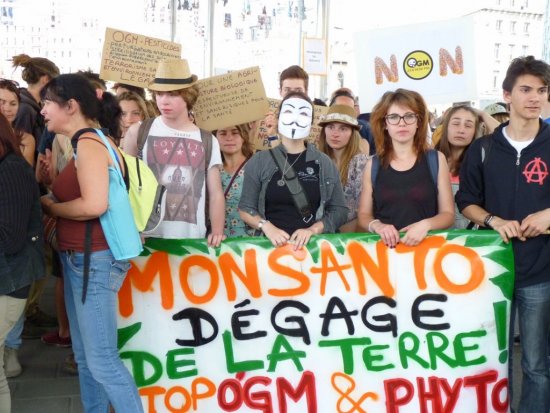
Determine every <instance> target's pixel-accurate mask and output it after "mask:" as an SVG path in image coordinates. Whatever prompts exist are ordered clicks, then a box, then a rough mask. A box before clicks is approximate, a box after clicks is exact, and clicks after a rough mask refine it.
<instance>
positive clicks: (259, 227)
mask: <svg viewBox="0 0 550 413" xmlns="http://www.w3.org/2000/svg"><path fill="white" fill-rule="evenodd" d="M268 222H269V221H268V220H267V219H260V222H258V229H259V230H261V229H262V228H263V226H264V225H265V224H266V223H268Z"/></svg>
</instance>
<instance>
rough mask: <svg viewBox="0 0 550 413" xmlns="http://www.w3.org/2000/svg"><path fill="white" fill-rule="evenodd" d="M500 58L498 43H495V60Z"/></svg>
mask: <svg viewBox="0 0 550 413" xmlns="http://www.w3.org/2000/svg"><path fill="white" fill-rule="evenodd" d="M499 58H500V43H495V59H497V60H498V59H499Z"/></svg>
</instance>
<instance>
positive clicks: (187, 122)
mask: <svg viewBox="0 0 550 413" xmlns="http://www.w3.org/2000/svg"><path fill="white" fill-rule="evenodd" d="M13 63H14V66H22V67H23V79H24V80H25V81H26V82H27V87H26V88H22V87H19V85H17V83H15V82H13V81H11V80H8V79H0V355H1V356H2V357H0V413H9V412H10V405H11V402H10V393H9V388H8V383H7V377H15V376H16V375H18V374H20V373H21V366H20V364H19V362H18V360H17V349H18V348H19V346H20V345H21V338H22V337H24V336H25V331H26V330H28V329H30V328H31V327H33V326H34V327H36V326H37V325H40V326H44V325H47V324H48V322H51V320H50V319H48V317H47V315H43V313H42V312H41V310H40V309H39V307H38V302H39V298H40V294H41V291H42V290H43V288H44V276H45V275H46V274H47V273H51V274H55V275H56V276H57V279H56V313H57V314H56V317H55V319H56V320H55V323H53V325H55V326H57V328H56V330H55V331H48V332H45V333H44V334H43V335H42V341H43V342H44V343H46V344H52V345H58V346H63V347H69V346H72V349H73V351H74V357H73V358H71V359H69V360H67V363H68V367H70V366H72V367H73V370H74V371H75V373H77V374H78V375H79V380H80V389H81V399H82V403H83V406H84V411H86V412H98V413H99V412H101V413H104V412H107V411H109V408H112V409H114V411H116V412H117V413H123V412H132V413H136V412H140V411H143V408H142V405H141V401H140V397H139V395H138V392H137V389H136V386H135V383H134V382H133V380H132V377H131V376H130V374H129V373H128V370H127V369H126V368H125V367H124V365H123V363H122V362H121V360H120V358H119V356H118V352H117V323H116V300H117V292H118V289H119V288H120V286H121V284H122V282H123V280H124V277H125V276H126V273H127V271H128V269H129V267H130V263H129V261H128V260H124V259H122V260H117V259H116V258H115V257H114V254H113V251H112V248H111V247H110V246H109V242H108V240H107V237H106V234H105V232H104V230H103V228H102V225H101V222H100V219H99V217H100V216H102V215H103V214H104V213H105V211H106V210H107V208H108V199H109V187H110V186H109V169H110V168H111V169H112V168H116V169H119V170H120V171H121V173H122V174H123V175H127V171H126V165H125V163H124V161H123V151H124V152H125V153H127V154H129V155H134V156H137V157H140V158H142V159H143V161H144V162H145V163H146V164H147V165H148V166H149V167H150V168H151V170H152V171H153V172H154V174H155V176H156V178H157V179H158V181H159V183H160V184H162V185H164V186H165V187H166V197H167V198H166V199H167V202H166V207H165V208H166V209H165V214H164V218H163V220H162V222H161V223H160V225H159V226H158V227H157V228H156V229H154V230H153V231H152V232H150V233H148V234H147V236H148V237H155V238H163V239H182V238H205V239H206V240H207V242H208V245H209V246H211V247H218V246H219V245H220V243H221V242H222V241H223V240H224V239H225V238H227V237H243V236H265V237H266V238H267V239H268V240H269V241H270V242H271V243H272V244H273V246H274V247H281V246H284V245H286V244H291V245H292V248H294V249H300V248H302V247H303V246H305V245H307V244H308V242H309V241H310V239H311V237H312V236H315V235H319V234H326V233H340V232H342V233H343V232H371V233H374V234H378V235H379V236H380V238H381V240H382V242H383V243H384V244H386V245H387V246H388V247H390V248H395V247H396V246H397V244H399V243H402V244H405V245H408V246H415V245H418V244H419V243H421V242H422V241H423V240H424V238H425V237H426V236H427V235H428V234H429V232H430V231H432V230H438V229H448V228H457V229H465V228H476V229H477V228H480V229H492V230H495V231H496V232H498V233H499V234H500V236H501V237H502V239H503V240H504V242H512V245H513V249H514V253H515V274H516V279H515V288H514V300H513V303H514V308H517V314H518V320H519V329H520V334H521V345H522V357H523V360H522V369H523V385H522V392H521V395H520V396H519V397H520V402H519V406H520V411H521V412H550V392H549V391H548V390H549V389H550V362H549V360H550V354H549V347H550V344H549V343H550V337H549V330H550V237H549V235H548V234H549V232H548V231H549V228H550V195H549V192H548V189H547V188H548V183H547V182H546V177H547V176H548V167H547V166H548V162H550V141H549V140H550V126H549V125H548V123H550V113H549V112H550V103H549V93H548V87H549V85H550V66H549V65H548V64H547V63H545V62H543V61H541V60H536V59H534V58H533V57H532V56H527V57H519V58H516V59H514V60H513V61H512V62H511V64H510V67H509V69H508V72H507V74H506V78H505V80H504V82H503V99H504V102H500V103H495V104H493V105H490V106H489V107H487V108H486V110H485V111H482V110H478V109H474V108H472V107H470V106H466V105H458V106H453V107H451V108H449V110H447V111H446V112H445V114H444V115H443V116H442V118H441V119H440V120H439V125H434V128H433V129H432V127H431V124H430V122H431V121H432V119H431V117H430V112H429V110H428V106H427V103H426V102H425V100H424V98H423V97H422V95H421V94H420V93H418V92H416V91H412V90H406V89H397V90H394V91H389V92H386V93H385V94H384V95H383V96H382V97H381V99H380V100H379V102H378V103H377V104H376V106H375V107H374V108H373V110H372V113H371V114H370V120H369V121H366V120H365V118H364V117H363V116H360V114H359V111H358V106H357V99H356V97H355V96H354V94H353V92H352V91H351V90H350V89H347V88H341V89H338V90H336V91H335V92H334V93H333V94H332V96H331V99H330V101H329V108H328V112H327V114H326V116H324V117H323V118H322V119H321V121H320V123H319V126H321V133H320V136H319V137H318V139H317V140H316V142H311V141H310V140H309V139H308V138H309V137H310V132H311V127H312V123H313V112H314V104H313V102H312V100H311V99H310V98H309V97H308V75H307V73H306V72H305V71H304V70H303V69H302V68H300V67H299V66H291V67H289V68H287V69H285V70H284V71H282V72H281V75H280V94H281V99H282V100H281V103H280V106H279V110H278V112H277V113H274V112H269V113H267V114H266V117H265V119H264V122H265V125H266V127H267V129H268V133H269V135H270V138H269V140H270V142H272V145H273V147H272V148H270V149H266V150H258V151H255V148H254V143H253V138H254V136H253V135H254V130H256V129H257V125H255V123H254V122H251V123H247V124H240V125H226V126H225V127H223V128H220V129H218V130H215V131H204V130H201V129H200V128H199V127H198V126H197V125H196V124H195V116H194V114H193V107H194V105H195V103H196V101H197V98H198V96H199V89H198V87H197V76H196V75H194V74H192V72H191V71H190V68H189V65H188V63H187V61H186V60H185V59H171V60H164V61H161V62H159V65H158V69H157V72H156V76H155V79H154V80H153V82H152V83H151V84H150V85H149V88H148V89H149V91H150V93H151V94H152V100H149V99H148V98H147V95H146V94H145V91H144V90H143V89H141V88H137V87H135V86H131V85H124V84H115V86H114V88H113V89H114V91H115V93H111V92H110V91H108V90H107V87H106V85H105V82H104V81H102V80H101V79H99V77H98V76H97V75H95V74H93V73H90V72H78V73H75V74H60V72H59V69H58V68H57V66H55V64H54V63H53V62H51V61H49V60H48V59H44V58H30V57H29V56H26V55H20V56H16V57H14V59H13ZM496 115H502V116H506V117H507V118H508V119H497V118H496ZM545 118H547V119H545ZM145 123H147V125H148V127H147V128H143V127H142V124H145ZM103 135H105V136H106V139H105V140H104V139H103ZM482 135H484V136H483V137H481V136H482ZM111 154H112V155H111ZM113 155H114V156H113ZM533 163H537V167H538V169H534V167H533ZM541 165H542V166H541ZM537 171H538V173H537ZM39 191H40V193H41V196H40V197H39ZM37 231H38V232H37ZM37 233H39V235H37ZM45 257H48V260H47V261H48V265H47V266H46V264H45V262H46V259H45ZM46 267H47V268H46ZM512 313H513V314H515V310H514V311H513V312H512ZM25 318H26V321H25ZM50 318H51V317H50ZM33 320H34V321H33ZM511 325H512V326H513V322H512V324H511ZM510 330H513V328H511V329H510ZM27 333H28V331H27ZM510 354H512V352H510ZM510 365H511V364H510ZM510 382H511V380H510Z"/></svg>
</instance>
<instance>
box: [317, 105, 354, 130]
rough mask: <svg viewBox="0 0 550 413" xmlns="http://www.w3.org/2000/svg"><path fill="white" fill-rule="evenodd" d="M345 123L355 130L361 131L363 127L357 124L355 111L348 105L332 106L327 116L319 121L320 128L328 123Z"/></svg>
mask: <svg viewBox="0 0 550 413" xmlns="http://www.w3.org/2000/svg"><path fill="white" fill-rule="evenodd" d="M333 122H338V123H343V124H344V125H348V126H351V127H352V128H353V129H356V130H359V129H360V128H361V125H359V122H357V115H356V113H355V109H354V108H352V107H351V106H346V105H332V106H330V107H329V108H328V112H327V114H326V116H324V117H323V118H322V119H321V120H320V121H319V126H324V125H326V124H328V123H333Z"/></svg>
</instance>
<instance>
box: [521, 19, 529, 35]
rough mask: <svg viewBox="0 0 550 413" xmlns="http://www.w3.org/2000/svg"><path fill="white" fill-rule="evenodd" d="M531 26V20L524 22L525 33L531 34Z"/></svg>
mask: <svg viewBox="0 0 550 413" xmlns="http://www.w3.org/2000/svg"><path fill="white" fill-rule="evenodd" d="M529 26H530V24H529V22H525V23H523V33H525V34H529Z"/></svg>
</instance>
